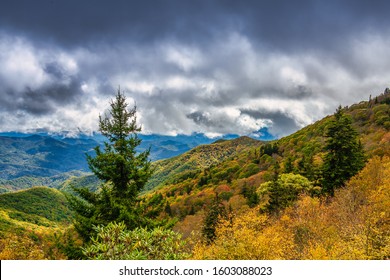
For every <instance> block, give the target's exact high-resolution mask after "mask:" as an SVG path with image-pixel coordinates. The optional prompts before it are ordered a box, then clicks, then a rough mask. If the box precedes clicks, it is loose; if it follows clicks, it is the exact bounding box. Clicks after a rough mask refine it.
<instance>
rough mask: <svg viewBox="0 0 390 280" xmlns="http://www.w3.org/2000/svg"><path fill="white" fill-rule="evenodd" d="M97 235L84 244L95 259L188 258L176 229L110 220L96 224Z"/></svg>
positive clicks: (90, 257)
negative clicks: (133, 225) (128, 226)
mask: <svg viewBox="0 0 390 280" xmlns="http://www.w3.org/2000/svg"><path fill="white" fill-rule="evenodd" d="M95 231H96V233H97V235H96V237H94V238H92V239H91V243H90V245H89V246H87V247H84V249H83V252H84V255H85V256H86V257H87V258H88V259H93V260H125V259H127V260H147V259H149V260H180V259H186V258H187V257H188V254H187V253H186V252H185V242H184V241H183V240H181V235H180V234H178V233H175V232H173V231H172V230H167V229H162V228H155V229H153V230H148V229H145V228H137V229H135V230H132V231H129V230H127V229H126V225H125V224H124V223H123V222H121V223H115V222H113V223H110V224H108V225H107V226H97V227H95Z"/></svg>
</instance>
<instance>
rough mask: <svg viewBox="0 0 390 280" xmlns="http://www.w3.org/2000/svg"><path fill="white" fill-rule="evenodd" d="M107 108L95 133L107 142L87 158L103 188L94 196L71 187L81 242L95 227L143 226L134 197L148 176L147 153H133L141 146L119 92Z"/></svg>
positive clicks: (133, 119) (132, 116)
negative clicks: (99, 133)
mask: <svg viewBox="0 0 390 280" xmlns="http://www.w3.org/2000/svg"><path fill="white" fill-rule="evenodd" d="M110 106H111V109H110V111H109V116H107V115H105V116H104V117H102V116H99V131H100V132H101V133H102V135H104V136H105V137H106V138H107V140H108V141H107V142H105V143H104V150H102V149H101V148H100V146H97V147H96V148H95V153H96V155H95V157H92V156H89V155H87V161H88V165H89V167H90V169H91V171H92V172H93V173H94V174H95V175H96V176H97V177H98V178H99V179H100V180H101V181H103V186H102V188H101V190H100V191H99V192H96V193H94V192H91V191H90V190H88V189H86V188H82V189H77V188H74V191H75V192H76V193H78V194H79V197H76V196H71V197H70V199H69V200H70V202H71V206H72V207H73V209H74V210H75V212H76V220H75V227H76V229H77V231H78V232H79V233H80V234H81V236H82V237H83V238H84V240H89V239H90V238H91V234H92V233H93V228H94V226H97V225H107V224H109V223H110V222H123V223H124V224H125V225H126V227H127V228H128V229H130V230H132V229H134V228H136V227H139V226H144V225H146V224H147V222H146V220H145V218H142V215H141V213H140V207H139V205H138V199H137V196H138V194H139V193H140V191H141V190H142V189H143V187H144V186H145V184H146V182H147V181H148V179H149V178H150V176H151V171H152V170H151V167H150V161H149V160H148V156H149V153H150V151H149V150H146V151H144V152H142V153H137V152H136V148H137V146H139V145H140V144H141V139H140V138H138V136H137V133H138V132H140V131H141V127H139V126H138V125H137V123H136V107H135V106H134V107H133V108H132V109H130V110H129V109H128V108H127V107H128V104H127V103H126V97H125V96H124V95H123V94H122V93H121V92H120V90H119V89H118V93H117V94H116V97H115V100H112V101H111V102H110Z"/></svg>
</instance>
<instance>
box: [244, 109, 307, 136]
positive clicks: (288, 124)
mask: <svg viewBox="0 0 390 280" xmlns="http://www.w3.org/2000/svg"><path fill="white" fill-rule="evenodd" d="M241 113H242V114H247V115H249V116H251V117H252V118H254V119H265V120H270V121H271V122H272V124H271V127H270V128H269V132H270V133H271V134H273V135H275V136H281V135H289V134H291V133H293V132H295V131H297V130H298V129H300V128H301V126H300V125H299V124H297V123H296V122H295V120H294V117H292V116H288V115H287V114H286V113H283V112H280V111H275V112H272V111H271V112H270V111H254V110H248V109H241Z"/></svg>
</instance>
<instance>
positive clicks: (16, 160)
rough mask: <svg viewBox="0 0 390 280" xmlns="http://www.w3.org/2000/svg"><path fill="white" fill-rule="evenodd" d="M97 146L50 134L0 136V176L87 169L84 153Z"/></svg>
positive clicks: (49, 174) (88, 140) (45, 175)
mask: <svg viewBox="0 0 390 280" xmlns="http://www.w3.org/2000/svg"><path fill="white" fill-rule="evenodd" d="M97 145H98V143H97V142H95V141H91V140H90V139H87V140H80V141H78V142H76V143H70V142H69V141H66V140H65V141H60V140H57V139H54V138H52V137H50V136H40V135H32V136H27V137H9V136H1V137H0V155H1V157H0V178H2V179H7V180H9V179H15V178H19V177H22V176H35V177H37V176H40V177H50V176H54V175H58V174H60V173H63V172H68V171H71V170H81V171H88V165H87V162H86V160H85V153H88V152H91V151H92V147H94V146H97Z"/></svg>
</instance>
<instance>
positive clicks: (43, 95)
mask: <svg viewBox="0 0 390 280" xmlns="http://www.w3.org/2000/svg"><path fill="white" fill-rule="evenodd" d="M79 93H80V85H79V84H78V82H77V81H72V82H71V83H70V84H69V85H61V84H53V85H50V86H46V87H42V88H39V89H31V88H29V87H27V88H26V89H24V90H23V91H15V90H8V91H5V92H3V94H1V95H0V102H1V104H2V109H3V110H5V111H8V112H13V111H19V112H20V111H23V112H26V113H29V114H31V115H33V116H37V115H47V114H50V113H53V112H55V111H56V109H57V108H58V107H60V106H66V105H67V104H69V103H72V102H74V101H75V100H76V97H77V96H78V95H79Z"/></svg>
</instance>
